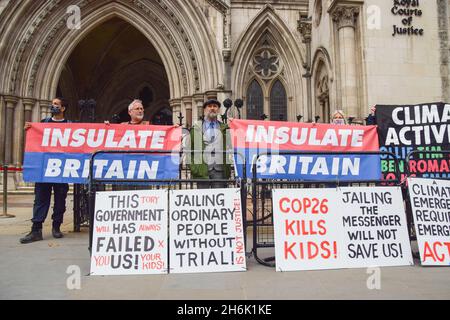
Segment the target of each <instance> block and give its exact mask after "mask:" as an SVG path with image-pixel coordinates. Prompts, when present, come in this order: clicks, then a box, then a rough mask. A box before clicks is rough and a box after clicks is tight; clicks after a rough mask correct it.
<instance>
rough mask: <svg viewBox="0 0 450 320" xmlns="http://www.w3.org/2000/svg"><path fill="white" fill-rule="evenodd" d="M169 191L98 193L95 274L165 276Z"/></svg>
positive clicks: (93, 265)
mask: <svg viewBox="0 0 450 320" xmlns="http://www.w3.org/2000/svg"><path fill="white" fill-rule="evenodd" d="M167 193H168V192H167V190H136V191H116V192H97V194H96V198H95V213H94V226H93V227H94V234H93V241H92V257H91V274H92V275H123V274H164V273H167V271H168V265H167V247H168V246H167V228H168V226H167V209H168V208H167V203H168V199H167Z"/></svg>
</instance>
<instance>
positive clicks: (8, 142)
mask: <svg viewBox="0 0 450 320" xmlns="http://www.w3.org/2000/svg"><path fill="white" fill-rule="evenodd" d="M4 99H5V102H6V115H5V151H4V163H5V164H7V165H9V166H11V165H13V137H14V131H13V130H14V109H15V108H16V105H17V102H18V101H19V99H18V98H17V97H14V96H5V97H4Z"/></svg>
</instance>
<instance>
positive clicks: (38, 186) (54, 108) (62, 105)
mask: <svg viewBox="0 0 450 320" xmlns="http://www.w3.org/2000/svg"><path fill="white" fill-rule="evenodd" d="M67 107H68V104H67V101H66V100H65V99H63V98H59V97H58V98H55V99H53V100H52V105H51V106H50V110H51V114H52V116H51V117H48V118H45V119H43V120H41V122H46V123H68V122H71V121H69V120H67V119H65V117H64V112H65V111H66V109H67ZM29 128H31V123H30V122H26V123H25V127H24V129H25V131H26V130H28V129H29ZM52 189H53V192H54V206H53V215H52V220H53V224H52V235H53V237H54V238H62V237H63V236H64V235H63V234H62V232H61V230H60V227H61V224H62V223H63V216H64V212H65V211H66V197H67V192H68V191H69V184H67V183H35V185H34V194H35V198H34V205H33V218H32V219H31V221H32V222H33V225H32V227H31V232H30V233H28V234H27V235H26V236H25V237H23V238H21V239H20V243H31V242H34V241H39V240H42V239H43V238H42V224H43V223H44V221H45V219H46V218H47V214H48V210H49V208H50V199H51V196H52Z"/></svg>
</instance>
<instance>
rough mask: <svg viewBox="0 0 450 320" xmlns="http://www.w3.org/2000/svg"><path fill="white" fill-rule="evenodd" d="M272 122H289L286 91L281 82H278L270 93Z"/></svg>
mask: <svg viewBox="0 0 450 320" xmlns="http://www.w3.org/2000/svg"><path fill="white" fill-rule="evenodd" d="M270 120H275V121H286V120H287V97H286V90H285V89H284V86H283V84H282V83H281V81H280V80H277V81H276V82H275V83H274V84H273V86H272V90H271V91H270Z"/></svg>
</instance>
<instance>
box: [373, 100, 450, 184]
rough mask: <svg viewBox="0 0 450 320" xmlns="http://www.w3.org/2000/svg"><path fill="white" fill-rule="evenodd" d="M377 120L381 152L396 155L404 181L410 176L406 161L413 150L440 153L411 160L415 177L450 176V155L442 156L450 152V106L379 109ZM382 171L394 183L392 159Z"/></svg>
mask: <svg viewBox="0 0 450 320" xmlns="http://www.w3.org/2000/svg"><path fill="white" fill-rule="evenodd" d="M376 118H377V124H378V136H379V139H380V151H388V152H392V153H393V154H394V155H395V156H396V157H397V158H398V159H399V160H400V161H399V167H400V172H401V173H402V179H403V178H404V176H405V172H406V163H405V160H406V157H407V155H408V153H410V152H411V151H413V150H427V151H437V153H436V154H428V155H420V154H419V155H416V156H415V157H414V159H411V161H410V162H409V163H410V171H411V174H412V175H413V176H417V177H423V178H427V177H428V178H430V177H435V178H437V177H449V176H450V158H449V155H444V154H439V152H438V151H441V150H450V104H444V103H427V104H419V105H405V106H397V105H396V106H389V105H377V106H376ZM381 169H382V172H383V176H384V178H385V179H386V180H389V179H394V177H395V175H394V171H395V165H394V160H393V159H392V158H388V157H386V159H383V160H382V161H381Z"/></svg>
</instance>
